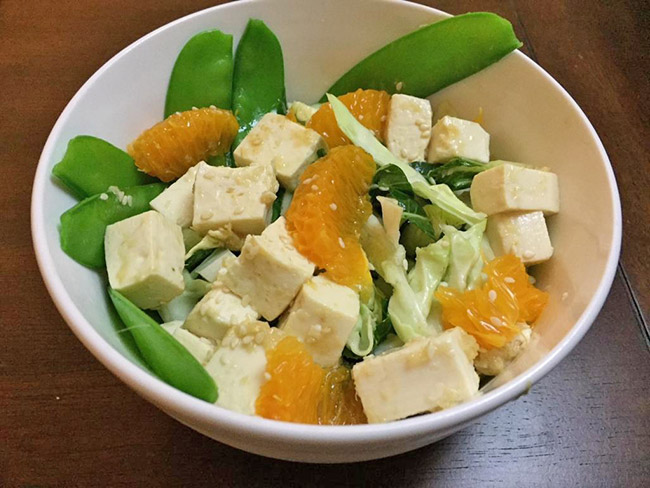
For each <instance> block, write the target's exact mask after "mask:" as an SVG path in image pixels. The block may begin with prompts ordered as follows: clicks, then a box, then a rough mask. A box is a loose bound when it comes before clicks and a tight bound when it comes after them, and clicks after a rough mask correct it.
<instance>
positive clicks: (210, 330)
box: [183, 281, 259, 342]
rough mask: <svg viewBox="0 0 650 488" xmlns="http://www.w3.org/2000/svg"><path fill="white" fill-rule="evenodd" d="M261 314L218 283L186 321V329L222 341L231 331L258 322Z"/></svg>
mask: <svg viewBox="0 0 650 488" xmlns="http://www.w3.org/2000/svg"><path fill="white" fill-rule="evenodd" d="M258 318H259V314H258V313H257V312H256V311H255V310H253V308H251V307H250V306H249V305H244V303H243V302H242V299H241V298H239V297H238V296H237V295H235V294H234V293H232V292H231V291H230V290H228V288H226V287H225V286H224V285H223V284H222V283H220V282H219V281H217V282H216V283H215V285H214V287H213V288H212V290H210V291H209V292H208V293H207V294H206V295H205V296H204V297H203V298H202V299H201V301H200V302H199V303H197V304H196V306H195V307H194V308H193V309H192V311H191V312H190V314H189V315H188V316H187V319H186V320H185V324H184V325H183V327H184V328H186V329H187V330H189V331H190V332H192V333H194V334H196V335H198V336H200V337H207V338H208V339H212V340H213V341H215V342H218V341H220V340H221V339H223V337H224V336H225V335H226V332H228V330H229V329H231V328H232V327H235V326H237V325H242V324H246V323H249V322H252V321H254V320H257V319H258Z"/></svg>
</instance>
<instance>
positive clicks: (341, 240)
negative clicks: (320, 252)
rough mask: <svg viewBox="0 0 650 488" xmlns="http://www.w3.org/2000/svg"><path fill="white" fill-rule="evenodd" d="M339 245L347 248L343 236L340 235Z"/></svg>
mask: <svg viewBox="0 0 650 488" xmlns="http://www.w3.org/2000/svg"><path fill="white" fill-rule="evenodd" d="M339 246H341V247H342V248H343V249H345V242H343V238H341V237H339Z"/></svg>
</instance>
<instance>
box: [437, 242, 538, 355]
mask: <svg viewBox="0 0 650 488" xmlns="http://www.w3.org/2000/svg"><path fill="white" fill-rule="evenodd" d="M483 272H484V273H485V274H486V275H487V280H486V282H485V284H484V285H483V286H482V287H481V288H478V289H475V290H467V291H464V292H461V291H459V290H456V289H454V288H449V287H445V286H441V287H439V288H438V290H437V291H436V293H435V296H436V298H437V299H438V300H439V301H440V303H441V304H442V321H443V324H444V326H445V327H447V328H450V327H460V328H462V329H464V330H465V332H467V333H468V334H471V335H472V336H474V338H475V339H476V341H477V342H478V343H479V345H480V346H481V347H483V348H485V349H492V348H500V347H503V346H504V345H505V344H506V343H507V342H509V341H511V340H512V339H513V338H514V337H515V336H516V335H517V334H518V333H519V331H520V327H519V326H518V325H517V324H518V323H521V322H529V323H531V322H534V321H535V320H537V318H538V317H539V315H540V314H541V313H542V310H543V309H544V307H545V306H546V303H547V302H548V293H545V292H543V291H541V290H538V289H537V288H535V287H534V286H533V285H532V284H531V283H530V281H529V279H528V274H527V273H526V268H525V267H524V265H523V263H522V262H521V260H520V259H519V258H518V257H516V256H514V255H512V254H509V255H506V256H501V257H499V258H496V259H493V260H492V261H490V262H489V263H487V264H486V265H485V267H484V268H483Z"/></svg>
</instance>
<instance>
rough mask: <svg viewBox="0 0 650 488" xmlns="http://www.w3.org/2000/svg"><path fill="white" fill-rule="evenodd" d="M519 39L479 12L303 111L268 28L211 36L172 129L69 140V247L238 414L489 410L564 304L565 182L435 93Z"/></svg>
mask: <svg viewBox="0 0 650 488" xmlns="http://www.w3.org/2000/svg"><path fill="white" fill-rule="evenodd" d="M414 46H417V50H415V49H414ZM519 46H520V43H519V41H518V40H517V39H516V37H515V35H514V33H513V31H512V27H511V26H510V24H509V23H508V22H507V21H506V20H504V19H502V18H500V17H498V16H496V15H494V14H488V13H474V14H466V15H461V16H457V17H453V18H449V19H445V20H442V21H440V22H436V23H434V24H430V25H426V26H423V27H421V28H420V29H418V30H416V31H414V32H412V33H410V34H408V35H406V36H404V37H401V38H399V39H397V40H395V41H393V42H392V43H390V44H388V45H387V46H385V47H384V48H382V49H380V50H378V51H376V52H375V53H373V54H371V55H370V56H368V57H367V58H366V59H364V60H362V61H361V62H359V63H358V64H357V65H356V66H354V67H353V68H351V69H350V70H349V71H348V72H347V73H346V74H345V75H343V76H342V77H341V78H340V79H339V80H338V81H337V82H336V83H334V84H333V85H332V86H331V87H330V89H329V90H327V92H326V93H325V94H324V95H323V97H322V98H321V99H320V100H299V101H298V100H296V101H292V102H291V103H287V100H286V96H285V80H284V61H283V56H282V48H281V45H280V43H279V41H278V39H277V38H276V36H275V35H274V33H273V32H272V31H271V30H270V29H269V28H268V26H267V25H266V24H265V23H264V22H263V21H261V20H257V19H251V20H250V21H249V23H248V25H247V27H246V30H245V32H244V34H243V36H242V38H241V40H240V41H239V43H238V45H237V46H236V49H234V54H233V38H232V36H231V35H229V34H227V33H224V32H221V31H219V30H208V31H204V32H198V33H196V35H194V36H193V37H192V38H191V39H189V40H188V41H187V43H186V44H185V46H184V47H183V49H182V50H181V51H180V53H179V54H178V58H177V59H176V62H175V64H174V67H173V70H172V72H171V74H170V78H169V85H168V88H167V96H166V102H165V106H164V117H163V119H162V120H161V121H159V122H158V123H157V124H155V125H153V126H152V127H149V128H143V129H144V130H143V131H142V132H141V133H140V134H134V135H133V140H132V142H131V143H130V144H129V145H128V146H127V147H126V148H125V150H123V149H120V148H117V147H115V146H114V145H112V144H111V143H110V142H108V141H105V140H102V139H99V138H97V137H93V136H91V135H79V136H77V137H75V138H73V139H71V140H70V141H69V143H68V147H67V151H66V153H65V155H64V156H63V158H62V160H61V161H60V162H59V163H58V164H57V165H56V166H55V167H54V169H53V174H54V176H55V178H57V179H58V180H59V181H60V182H62V184H63V185H65V186H66V187H67V188H68V189H69V190H70V192H72V193H74V194H75V195H76V196H78V197H79V199H80V201H79V203H78V204H77V205H75V206H74V207H72V208H71V209H69V210H68V211H66V212H65V213H64V214H63V215H62V216H61V225H60V229H59V230H60V243H61V248H62V249H63V251H64V252H65V253H66V254H68V256H70V257H71V258H73V259H74V260H76V261H77V262H78V263H80V264H82V265H84V266H87V267H90V268H93V269H97V270H106V277H107V283H106V285H107V293H108V294H109V296H110V299H111V301H112V304H113V306H114V307H115V309H116V311H117V314H118V315H119V317H120V318H121V320H122V322H123V324H124V326H125V327H124V329H123V332H124V333H127V334H130V335H131V336H132V338H133V340H134V342H135V344H136V346H137V348H138V350H139V353H140V354H141V356H142V358H143V360H144V362H145V363H146V364H147V366H148V368H149V369H150V371H151V372H152V373H153V374H155V375H157V376H158V377H159V378H161V379H162V380H163V381H165V382H167V383H169V384H170V385H172V386H174V387H176V388H178V389H179V390H182V391H184V392H185V393H188V394H190V395H193V396H195V397H197V398H200V399H202V400H205V401H206V402H210V403H214V404H216V405H217V406H218V407H223V408H226V409H229V410H233V411H236V412H239V413H243V414H247V415H256V416H260V417H264V418H269V419H274V420H281V421H287V422H296V423H305V424H320V425H349V424H362V423H384V422H390V421H394V420H399V419H404V418H407V417H411V416H415V415H419V414H423V413H427V412H435V411H439V410H443V409H446V408H449V407H452V406H455V405H458V404H460V403H462V402H466V401H468V400H471V399H473V398H475V397H476V396H477V395H480V388H479V387H480V385H481V384H482V381H484V380H487V379H489V378H490V377H492V376H495V375H498V374H499V373H500V372H501V371H503V370H504V368H505V367H506V366H507V365H508V364H509V363H510V362H511V361H512V360H514V359H515V358H516V357H517V356H518V355H519V354H520V353H521V352H522V351H523V350H524V349H525V348H526V346H527V344H528V343H529V342H530V341H531V337H532V335H533V334H534V333H535V331H534V326H535V321H536V320H537V319H538V318H539V317H540V315H541V314H542V313H543V310H544V307H545V305H546V303H547V301H548V294H547V293H546V292H545V291H542V290H540V289H538V288H536V287H535V281H534V279H533V278H532V277H531V276H530V275H529V274H528V268H529V267H530V266H534V265H537V264H539V263H542V262H545V261H548V260H549V259H552V256H553V246H552V243H551V239H550V236H549V232H548V229H547V225H546V219H547V218H548V217H549V216H552V215H554V214H557V213H558V212H559V210H560V209H559V183H558V178H557V176H556V175H555V174H554V173H552V172H551V171H549V170H548V169H547V168H543V167H534V166H531V165H529V164H527V162H526V161H508V160H501V159H498V158H494V157H493V155H492V154H491V152H490V134H489V133H488V132H487V131H486V130H485V129H484V128H483V126H482V119H483V114H482V110H481V107H478V106H477V107H476V116H475V117H474V118H473V119H472V120H468V119H464V118H460V117H458V114H457V113H456V111H455V109H454V107H453V106H452V105H451V104H449V103H444V102H443V103H439V104H437V105H436V106H432V104H431V102H430V101H429V100H428V99H427V97H429V96H430V95H431V94H433V93H435V92H437V91H439V90H440V89H442V88H444V87H446V86H448V85H450V84H452V83H455V82H457V81H460V80H462V79H464V78H466V77H468V76H470V75H472V74H474V73H476V72H478V71H480V70H481V69H483V68H485V67H487V66H489V65H491V64H493V63H495V62H498V61H499V59H501V58H503V57H504V56H506V55H507V54H509V53H510V52H512V51H513V50H515V49H517V48H518V47H519ZM404 53H411V54H410V55H409V56H405V55H404ZM161 109H162V107H161ZM505 156H507V155H505Z"/></svg>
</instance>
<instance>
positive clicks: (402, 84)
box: [395, 81, 404, 91]
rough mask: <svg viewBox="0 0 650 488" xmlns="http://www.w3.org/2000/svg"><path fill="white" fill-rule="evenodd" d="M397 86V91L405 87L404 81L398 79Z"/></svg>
mask: <svg viewBox="0 0 650 488" xmlns="http://www.w3.org/2000/svg"><path fill="white" fill-rule="evenodd" d="M395 88H396V89H397V91H402V88H404V82H403V81H398V82H397V83H395Z"/></svg>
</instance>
